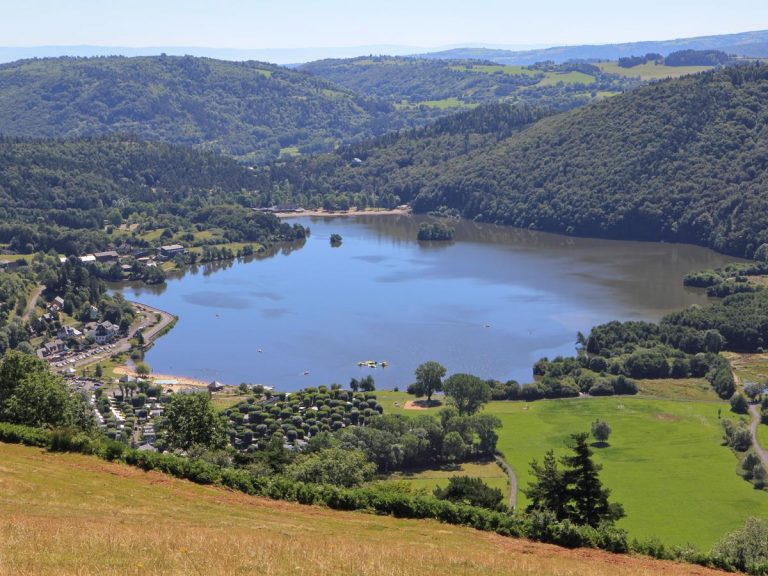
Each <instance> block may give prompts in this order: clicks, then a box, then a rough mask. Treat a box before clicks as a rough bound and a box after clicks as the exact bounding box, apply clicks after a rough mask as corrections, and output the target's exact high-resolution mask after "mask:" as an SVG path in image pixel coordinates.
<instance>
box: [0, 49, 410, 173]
mask: <svg viewBox="0 0 768 576" xmlns="http://www.w3.org/2000/svg"><path fill="white" fill-rule="evenodd" d="M403 122H406V120H405V119H404V115H403V114H401V113H396V112H395V110H394V108H393V107H392V106H391V105H389V104H385V103H382V102H380V101H374V100H371V99H368V98H364V97H361V96H358V95H356V94H353V93H351V92H350V91H348V90H346V89H344V88H339V87H338V86H334V85H331V84H329V83H328V82H326V81H324V80H321V79H319V78H316V77H313V76H310V75H308V74H304V73H301V72H297V71H294V70H289V69H287V68H281V67H279V66H275V65H272V64H265V63H259V62H225V61H221V60H213V59H209V58H194V57H191V56H184V57H175V56H157V57H136V58H123V57H106V58H44V59H34V60H22V61H18V62H13V63H10V64H3V65H0V134H2V135H5V136H23V137H41V138H61V137H83V136H95V135H102V134H106V133H114V132H121V133H130V134H133V135H135V136H137V137H139V138H141V139H144V140H153V141H161V142H167V143H172V144H183V145H188V146H195V147H197V148H200V149H205V150H211V151H215V152H223V153H227V154H231V155H233V156H237V157H242V158H244V159H247V160H252V161H258V160H264V159H267V158H274V157H276V156H278V155H279V154H280V152H281V150H283V149H287V148H291V147H294V148H297V149H299V150H303V151H316V150H328V149H331V148H332V147H333V146H335V145H337V144H338V143H339V142H341V141H349V140H351V139H353V138H360V137H364V136H372V135H375V134H379V133H382V132H384V131H386V130H389V129H393V128H400V127H403V126H404V125H407V124H404V123H403Z"/></svg>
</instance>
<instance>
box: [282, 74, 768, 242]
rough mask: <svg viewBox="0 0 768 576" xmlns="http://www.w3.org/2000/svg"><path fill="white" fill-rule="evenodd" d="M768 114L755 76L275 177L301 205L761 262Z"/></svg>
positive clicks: (401, 144)
mask: <svg viewBox="0 0 768 576" xmlns="http://www.w3.org/2000/svg"><path fill="white" fill-rule="evenodd" d="M766 106H768V67H767V66H764V65H759V64H753V65H748V66H739V67H734V68H727V69H723V70H717V71H713V72H707V73H703V74H698V75H694V76H687V77H683V78H679V79H674V80H667V81H661V82H658V83H654V84H652V85H649V86H645V87H642V88H639V89H637V90H633V91H631V92H628V93H626V94H623V95H620V96H616V97H614V98H608V99H605V100H603V101H601V102H597V103H594V104H592V105H589V106H586V107H583V108H579V109H577V110H573V111H571V112H567V113H564V114H560V115H557V116H551V117H548V118H544V119H543V120H541V121H539V122H537V123H535V124H533V125H530V126H528V127H527V128H525V129H524V130H518V131H512V132H505V131H504V130H503V129H500V128H497V127H498V126H503V125H505V122H506V121H507V120H508V118H509V115H510V114H511V113H512V112H511V110H512V109H511V108H504V107H498V106H497V107H495V108H493V109H490V110H485V111H483V110H482V109H478V110H477V111H472V112H468V113H465V114H463V115H459V116H456V117H454V118H449V119H447V121H446V123H444V124H443V125H442V129H441V127H440V125H438V126H437V127H435V128H434V129H431V130H421V131H416V132H411V133H408V134H403V135H400V136H397V137H389V138H383V139H380V140H377V141H373V142H370V143H368V144H365V145H358V146H354V147H351V148H348V149H344V150H342V151H339V152H337V153H336V154H334V155H332V156H330V157H327V158H325V159H314V160H312V162H311V164H310V163H306V164H303V165H302V164H295V165H279V166H274V167H270V168H269V170H270V171H272V176H271V177H272V178H273V179H274V178H275V177H279V178H288V179H289V181H291V183H292V185H293V195H294V197H302V198H306V197H309V198H311V197H312V196H313V195H317V194H323V193H324V192H325V195H324V196H323V198H326V199H327V198H328V197H332V198H333V197H335V198H338V197H339V193H342V195H343V194H347V195H348V196H350V197H353V198H354V197H357V198H360V197H367V196H374V197H381V196H382V195H391V196H394V197H396V199H397V200H398V201H400V202H410V203H412V205H413V208H414V210H415V211H417V212H429V211H436V210H438V211H446V210H449V211H451V212H453V213H457V214H461V215H462V216H464V217H466V218H474V219H478V220H483V221H490V222H497V223H502V224H509V225H513V226H518V227H523V228H531V229H538V230H546V231H551V232H561V233H567V234H573V235H582V236H593V237H604V238H621V239H639V240H655V241H659V240H665V241H672V242H686V243H692V244H699V245H702V246H707V247H711V248H714V249H716V250H719V251H721V252H725V253H730V254H734V255H738V256H751V255H752V253H753V252H754V250H755V249H756V248H757V247H758V246H759V245H760V244H762V243H764V242H766V241H768V197H766V190H767V189H768V171H767V170H766V168H768V115H766V113H765V110H766ZM483 115H485V119H484V121H483V122H480V123H477V122H473V121H471V120H472V119H473V118H474V119H477V118H480V117H482V116H483ZM449 126H451V127H453V128H452V129H448V127H449ZM353 157H356V158H358V160H359V162H355V161H353ZM280 181H282V180H280ZM330 192H333V194H329V193H330ZM302 195H303V196H302ZM355 195H356V196H355Z"/></svg>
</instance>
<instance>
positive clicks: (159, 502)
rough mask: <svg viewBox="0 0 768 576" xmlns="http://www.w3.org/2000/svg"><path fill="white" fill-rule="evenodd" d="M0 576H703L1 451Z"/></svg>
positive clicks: (66, 458)
mask: <svg viewBox="0 0 768 576" xmlns="http://www.w3.org/2000/svg"><path fill="white" fill-rule="evenodd" d="M0 574H2V575H4V576H5V575H13V576H16V575H24V574H78V575H87V574H99V575H108V574H121V575H129V574H141V575H143V576H146V575H148V574H185V575H186V574H199V575H206V576H207V575H216V574H228V575H230V574H248V575H253V574H258V575H260V576H270V575H278V574H279V575H283V574H299V575H304V574H306V575H308V576H324V575H347V574H348V575H361V576H365V575H373V574H382V575H391V576H401V575H402V576H405V575H414V576H425V575H430V576H431V575H451V576H460V575H470V574H478V575H479V574H482V575H484V576H492V575H501V574H505V575H523V574H525V575H534V574H535V575H546V574H557V575H563V576H565V575H577V574H585V575H594V576H598V575H606V576H625V575H626V576H629V575H632V576H636V575H640V574H643V575H656V574H672V575H692V574H699V575H706V574H718V573H717V572H714V571H711V570H706V569H703V568H699V567H696V566H687V565H680V564H673V563H668V562H657V561H652V560H648V559H643V558H632V557H627V556H617V555H611V554H606V553H601V552H597V551H592V550H576V551H569V550H565V549H562V548H557V547H555V546H548V545H542V544H534V543H531V542H527V541H524V540H513V539H509V538H502V537H499V536H495V535H492V534H486V533H481V532H477V531H474V530H470V529H466V528H458V527H453V526H446V525H443V524H439V523H437V522H431V521H413V520H397V519H393V518H385V517H378V516H373V515H367V514H362V513H344V512H333V511H330V510H327V509H323V508H319V507H307V506H301V505H298V504H288V503H284V502H273V501H270V500H265V499H260V498H253V497H249V496H245V495H242V494H238V493H232V492H229V491H226V490H223V489H219V488H214V487H204V486H197V485H195V484H192V483H189V482H185V481H181V480H175V479H173V478H170V477H168V476H165V475H162V474H159V473H154V472H151V473H145V472H142V471H140V470H137V469H134V468H130V467H127V466H123V465H118V464H110V463H107V462H102V461H100V460H97V459H95V458H91V457H86V456H80V455H74V454H50V453H46V452H44V451H41V450H39V449H35V448H26V447H22V446H15V445H7V444H0Z"/></svg>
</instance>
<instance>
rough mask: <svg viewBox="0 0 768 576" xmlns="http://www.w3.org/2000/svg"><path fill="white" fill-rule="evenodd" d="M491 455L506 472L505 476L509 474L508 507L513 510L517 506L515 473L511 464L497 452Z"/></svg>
mask: <svg viewBox="0 0 768 576" xmlns="http://www.w3.org/2000/svg"><path fill="white" fill-rule="evenodd" d="M493 457H494V458H495V459H496V462H498V464H499V466H501V469H502V470H504V472H506V473H507V476H509V508H510V510H514V509H515V508H517V476H516V475H515V471H514V470H513V469H512V466H510V465H509V464H508V463H507V461H506V460H504V458H502V457H501V456H500V455H498V454H495V455H494V456H493Z"/></svg>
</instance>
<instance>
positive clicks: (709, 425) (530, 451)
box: [488, 397, 768, 550]
mask: <svg viewBox="0 0 768 576" xmlns="http://www.w3.org/2000/svg"><path fill="white" fill-rule="evenodd" d="M725 406H726V405H724V404H723V403H721V402H674V401H664V400H648V399H643V398H628V397H614V398H600V399H575V400H554V401H546V402H536V403H532V404H527V405H526V404H523V403H512V402H508V403H494V404H492V405H490V406H489V408H488V411H489V412H491V413H493V414H496V415H497V416H498V417H499V418H500V419H501V421H502V423H503V426H504V427H503V429H502V431H501V433H500V435H499V436H500V439H499V444H498V446H499V449H500V450H501V451H502V452H503V453H504V455H505V457H506V460H507V461H508V462H509V463H510V464H511V465H512V466H513V468H514V469H515V472H516V473H517V476H518V484H519V485H520V487H525V486H527V484H528V482H529V480H530V476H529V472H530V471H529V462H530V461H531V460H532V459H533V458H536V459H538V460H541V458H542V456H543V455H544V453H545V452H546V451H547V450H548V449H550V448H554V449H555V452H556V453H560V454H562V453H564V452H565V449H564V448H563V443H564V441H565V440H566V438H567V437H568V435H569V434H570V433H572V432H588V431H589V430H590V426H591V423H592V422H593V421H594V420H595V419H602V420H605V421H607V422H608V423H609V425H610V426H611V428H612V429H613V433H612V434H611V437H610V446H609V447H608V448H602V449H596V450H595V453H596V460H597V461H598V462H600V463H601V464H603V466H604V468H603V471H602V479H603V481H604V483H605V485H606V486H608V487H610V488H611V489H612V491H613V499H615V500H616V501H618V502H621V503H622V504H623V505H624V508H625V509H626V512H627V518H625V519H624V520H621V521H620V522H619V525H620V526H621V527H623V528H625V529H626V530H628V531H629V533H630V536H634V537H640V538H647V537H652V536H657V537H659V538H660V539H661V540H662V541H663V542H665V543H668V544H680V545H682V544H686V543H692V544H694V545H695V546H697V547H698V548H699V549H702V550H707V549H709V548H710V547H711V546H712V544H714V543H715V542H716V541H717V540H718V539H720V538H721V537H722V536H723V535H724V534H725V533H726V532H729V531H731V530H734V529H736V528H737V527H739V526H740V525H741V524H742V523H743V522H744V520H745V519H746V518H747V517H748V516H765V515H766V514H768V494H766V493H765V492H760V491H757V490H754V489H753V488H752V486H751V485H750V484H748V483H747V482H745V481H744V480H742V479H741V478H740V477H739V476H737V475H736V465H737V462H736V459H735V458H734V456H733V454H732V453H731V452H730V450H729V449H728V448H726V447H723V446H722V445H721V439H722V429H721V426H720V421H719V420H718V410H722V413H723V415H724V416H726V415H727V414H728V410H727V409H726V408H725ZM518 501H519V502H520V504H521V505H525V504H526V500H525V496H524V495H523V494H518Z"/></svg>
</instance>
